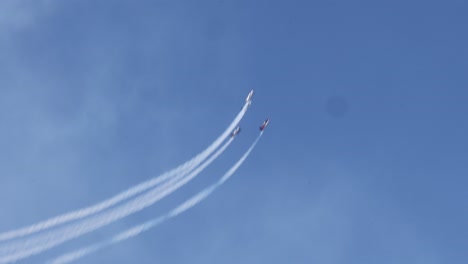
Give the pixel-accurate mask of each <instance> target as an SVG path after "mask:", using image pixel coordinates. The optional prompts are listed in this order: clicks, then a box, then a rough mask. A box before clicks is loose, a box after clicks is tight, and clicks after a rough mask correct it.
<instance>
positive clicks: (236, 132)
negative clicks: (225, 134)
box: [231, 127, 241, 137]
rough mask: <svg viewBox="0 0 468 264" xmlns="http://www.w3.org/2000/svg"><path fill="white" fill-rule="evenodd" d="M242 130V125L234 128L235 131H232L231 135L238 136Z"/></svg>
mask: <svg viewBox="0 0 468 264" xmlns="http://www.w3.org/2000/svg"><path fill="white" fill-rule="evenodd" d="M240 131H241V129H240V127H236V129H234V131H232V133H231V137H235V136H237V135H238V134H239V133H240Z"/></svg>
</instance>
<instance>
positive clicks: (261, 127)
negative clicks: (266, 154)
mask: <svg viewBox="0 0 468 264" xmlns="http://www.w3.org/2000/svg"><path fill="white" fill-rule="evenodd" d="M268 123H270V118H267V119H266V120H265V121H264V122H263V124H262V125H261V126H260V131H263V130H264V129H265V127H267V126H268Z"/></svg>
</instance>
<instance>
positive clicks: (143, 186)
mask: <svg viewBox="0 0 468 264" xmlns="http://www.w3.org/2000/svg"><path fill="white" fill-rule="evenodd" d="M247 109H248V104H247V103H246V104H245V105H244V107H242V110H241V111H240V112H239V114H238V115H237V116H236V118H235V119H234V120H233V121H232V123H231V124H230V125H229V127H228V128H227V129H226V130H225V131H224V132H223V134H222V135H221V136H219V137H218V138H217V139H216V140H215V141H214V142H213V143H212V144H211V145H210V146H208V147H207V148H206V149H205V150H204V151H203V152H201V153H200V154H198V155H197V156H195V157H194V158H192V159H191V160H189V161H187V162H186V163H184V164H182V165H180V166H179V167H177V168H175V169H173V170H171V171H169V172H166V173H164V174H162V175H160V176H159V177H156V178H152V179H150V180H148V181H146V182H143V183H140V184H138V185H136V186H134V187H132V188H130V189H127V190H125V191H123V192H121V193H119V194H117V195H115V196H113V197H111V198H109V199H107V200H104V201H102V202H100V203H98V204H95V205H92V206H89V207H86V208H82V209H79V210H76V211H72V212H69V213H66V214H63V215H59V216H56V217H53V218H50V219H47V220H45V221H42V222H39V223H36V224H33V225H30V226H27V227H23V228H20V229H15V230H11V231H7V232H4V233H0V242H1V241H5V240H10V239H15V238H19V237H23V236H26V235H30V234H33V233H37V232H40V231H43V230H45V229H48V228H52V227H55V226H57V225H60V224H64V223H67V222H70V221H73V220H78V219H82V218H84V217H87V216H89V215H91V214H95V213H98V212H101V211H103V210H105V209H107V208H109V207H111V206H113V205H115V204H117V203H120V202H122V201H124V200H126V199H128V198H130V197H132V196H135V195H137V194H139V193H142V192H144V191H146V190H148V189H150V188H152V187H155V186H156V185H158V184H159V183H161V182H163V181H165V180H167V179H169V178H171V177H174V176H175V175H178V174H180V173H184V172H188V171H190V170H192V169H193V168H195V167H196V166H197V165H198V164H199V163H200V162H202V161H203V160H205V159H206V158H207V157H208V156H209V155H210V154H211V153H213V151H214V150H216V149H217V148H218V147H219V146H220V145H221V143H222V142H223V141H224V139H225V138H226V137H228V136H229V134H230V133H231V132H232V131H233V130H234V128H235V127H236V126H237V124H238V123H239V122H240V121H241V120H242V118H243V116H244V115H245V113H246V112H247Z"/></svg>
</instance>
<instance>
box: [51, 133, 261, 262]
mask: <svg viewBox="0 0 468 264" xmlns="http://www.w3.org/2000/svg"><path fill="white" fill-rule="evenodd" d="M262 133H263V132H261V133H260V135H259V136H258V138H257V139H256V140H255V142H254V143H253V144H252V146H250V148H249V149H248V150H247V152H245V154H244V155H243V156H242V157H241V158H240V159H239V160H238V161H237V162H236V164H234V166H232V167H231V168H230V169H229V171H227V172H226V173H225V174H224V175H223V177H222V178H220V179H219V180H218V181H217V182H216V183H214V184H212V185H211V186H209V187H207V188H205V189H204V190H202V191H201V192H199V193H198V194H196V195H194V196H192V197H191V198H190V199H188V200H186V201H185V202H183V203H182V204H180V205H179V206H177V207H176V208H174V209H172V210H171V211H169V212H168V213H167V214H165V215H162V216H160V217H157V218H154V219H152V220H150V221H147V222H145V223H143V224H140V225H137V226H135V227H132V228H130V229H127V230H126V231H123V232H121V233H119V234H117V235H115V236H113V237H112V238H111V239H109V240H106V241H103V242H99V243H96V244H93V245H90V246H87V247H83V248H81V249H78V250H75V251H72V252H69V253H66V254H63V255H61V256H59V257H57V258H55V259H53V260H51V261H49V262H48V263H50V264H64V263H69V262H72V261H75V260H78V259H80V258H82V257H85V256H87V255H89V254H92V253H94V252H96V251H98V250H100V249H103V248H104V247H107V246H110V245H112V244H116V243H119V242H121V241H123V240H127V239H129V238H132V237H134V236H137V235H139V234H140V233H142V232H145V231H147V230H149V229H151V228H153V227H155V226H157V225H159V224H161V223H163V222H164V221H166V220H169V219H170V218H172V217H175V216H177V215H179V214H181V213H183V212H185V211H186V210H188V209H190V208H192V207H193V206H195V205H197V204H198V203H199V202H201V201H202V200H203V199H205V198H206V197H208V196H209V195H210V194H211V193H212V192H213V191H214V190H216V189H217V188H218V187H219V186H221V185H222V184H223V183H224V182H226V181H227V180H228V179H229V177H231V176H232V174H234V173H235V172H236V170H237V169H238V168H239V167H240V166H241V165H242V163H243V162H244V161H245V159H246V158H247V157H248V156H249V154H250V152H251V151H252V150H253V148H254V147H255V145H256V144H257V142H258V140H259V139H260V137H261V136H262Z"/></svg>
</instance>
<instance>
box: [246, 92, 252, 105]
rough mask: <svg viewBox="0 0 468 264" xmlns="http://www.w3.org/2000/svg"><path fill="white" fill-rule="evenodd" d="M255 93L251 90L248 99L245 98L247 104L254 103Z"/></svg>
mask: <svg viewBox="0 0 468 264" xmlns="http://www.w3.org/2000/svg"><path fill="white" fill-rule="evenodd" d="M253 93H254V91H253V90H251V91H250V93H249V94H248V95H247V98H245V102H246V103H249V105H250V104H251V103H252V96H253Z"/></svg>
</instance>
